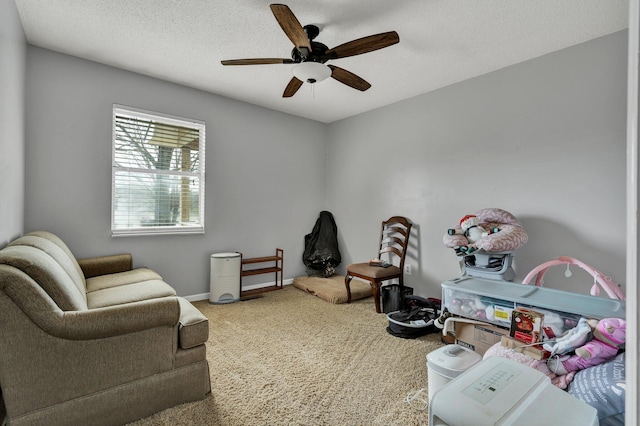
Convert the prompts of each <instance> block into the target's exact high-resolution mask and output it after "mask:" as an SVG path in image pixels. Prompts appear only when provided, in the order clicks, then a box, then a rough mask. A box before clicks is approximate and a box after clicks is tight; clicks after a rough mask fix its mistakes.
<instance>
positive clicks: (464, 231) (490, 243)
mask: <svg viewBox="0 0 640 426" xmlns="http://www.w3.org/2000/svg"><path fill="white" fill-rule="evenodd" d="M528 238H529V237H528V235H527V233H526V232H525V230H524V228H523V227H522V225H521V224H520V222H519V221H518V219H517V218H516V217H515V216H514V215H512V214H511V213H509V212H508V211H505V210H502V209H498V208H487V209H482V210H479V211H478V212H476V213H475V214H473V215H468V216H465V217H463V218H462V220H460V223H459V224H458V225H456V226H455V227H453V228H450V229H449V230H448V231H447V233H446V234H445V235H444V237H443V239H442V241H443V243H444V245H445V246H446V247H449V248H452V249H453V250H454V251H455V254H456V256H457V257H458V262H459V264H460V271H461V273H462V275H463V276H464V275H469V276H475V277H481V278H489V279H497V280H504V281H513V279H514V278H515V276H516V273H515V271H514V269H513V259H514V256H515V250H516V249H518V248H519V247H520V246H522V245H523V244H524V243H526V242H527V240H528Z"/></svg>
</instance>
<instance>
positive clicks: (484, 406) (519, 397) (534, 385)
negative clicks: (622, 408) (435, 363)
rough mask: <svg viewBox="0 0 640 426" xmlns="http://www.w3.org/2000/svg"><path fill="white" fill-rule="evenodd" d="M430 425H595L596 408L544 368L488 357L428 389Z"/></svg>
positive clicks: (596, 417) (596, 421)
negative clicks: (553, 381) (558, 384)
mask: <svg viewBox="0 0 640 426" xmlns="http://www.w3.org/2000/svg"><path fill="white" fill-rule="evenodd" d="M430 396H431V399H430V404H429V425H431V426H443V425H447V426H466V425H473V426H489V425H503V426H506V425H518V426H539V425H553V424H562V425H563V426H591V425H592V426H598V424H599V423H598V415H597V412H596V409H595V408H593V407H591V406H589V405H588V404H586V403H585V402H583V401H580V400H579V399H577V398H575V397H573V396H571V395H570V394H569V393H567V392H565V391H563V390H561V389H559V388H557V387H555V386H554V385H552V384H551V380H550V379H549V378H548V377H547V376H546V375H544V374H543V373H541V372H539V371H537V370H534V369H533V368H531V367H529V366H526V365H524V364H520V363H518V362H516V361H513V360H510V359H507V358H501V357H490V358H487V359H485V360H484V361H481V362H480V363H478V364H476V365H475V366H474V367H473V368H471V369H469V370H467V371H466V372H465V373H463V374H461V375H460V376H459V377H457V378H456V379H455V380H452V381H450V382H449V383H448V384H447V385H445V386H444V387H442V388H441V389H440V390H438V391H437V392H435V394H434V395H430Z"/></svg>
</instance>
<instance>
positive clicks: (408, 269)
mask: <svg viewBox="0 0 640 426" xmlns="http://www.w3.org/2000/svg"><path fill="white" fill-rule="evenodd" d="M404 273H405V274H407V275H411V265H404Z"/></svg>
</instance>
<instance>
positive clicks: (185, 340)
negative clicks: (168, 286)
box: [178, 297, 209, 349]
mask: <svg viewBox="0 0 640 426" xmlns="http://www.w3.org/2000/svg"><path fill="white" fill-rule="evenodd" d="M178 301H179V302H180V321H179V322H180V326H179V330H178V340H179V342H178V345H179V346H180V348H182V349H187V348H192V347H194V346H198V345H202V344H203V343H206V342H207V339H208V338H209V320H208V319H207V317H206V316H204V314H203V313H202V312H200V311H199V310H198V309H197V308H196V307H195V306H193V305H192V304H191V303H190V302H189V301H188V300H186V299H184V298H182V297H178Z"/></svg>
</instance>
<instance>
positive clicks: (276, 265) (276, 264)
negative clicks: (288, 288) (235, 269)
mask: <svg viewBox="0 0 640 426" xmlns="http://www.w3.org/2000/svg"><path fill="white" fill-rule="evenodd" d="M240 257H241V259H242V261H241V263H242V271H241V274H240V275H241V276H242V277H249V276H252V275H261V274H271V273H273V274H275V278H276V280H275V285H272V286H268V287H263V288H259V289H254V290H242V279H241V280H240V296H241V297H242V296H250V295H255V294H260V293H264V292H267V291H273V290H280V289H281V288H282V281H283V277H282V272H283V263H284V250H282V249H279V248H276V254H275V256H262V257H249V258H246V259H245V258H243V257H242V253H240ZM260 263H272V265H271V266H261V267H259V268H249V269H246V268H245V267H246V266H247V265H256V264H260Z"/></svg>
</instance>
